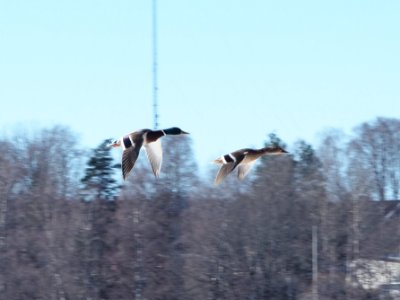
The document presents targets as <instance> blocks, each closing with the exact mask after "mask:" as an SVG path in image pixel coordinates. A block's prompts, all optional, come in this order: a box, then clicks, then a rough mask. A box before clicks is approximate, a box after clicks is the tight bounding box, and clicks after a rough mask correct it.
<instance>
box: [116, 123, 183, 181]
mask: <svg viewBox="0 0 400 300" xmlns="http://www.w3.org/2000/svg"><path fill="white" fill-rule="evenodd" d="M181 134H189V133H188V132H186V131H183V130H182V129H180V128H179V127H171V128H167V129H160V130H151V129H140V130H137V131H134V132H131V133H129V134H126V135H124V136H122V137H121V138H119V139H116V140H114V141H113V142H111V144H109V146H110V147H113V148H116V147H122V149H123V153H122V164H121V168H122V177H123V179H124V180H126V178H127V177H128V174H129V173H130V172H131V171H132V169H133V167H134V165H135V162H136V160H137V158H138V156H139V152H140V149H141V148H142V146H143V147H144V149H145V150H146V154H147V158H148V160H149V162H150V165H151V168H152V170H153V173H154V176H155V177H156V178H157V177H159V175H160V170H161V163H162V147H161V140H160V138H161V137H163V136H165V135H181Z"/></svg>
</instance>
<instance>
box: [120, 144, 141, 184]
mask: <svg viewBox="0 0 400 300" xmlns="http://www.w3.org/2000/svg"><path fill="white" fill-rule="evenodd" d="M142 144H143V139H140V138H135V139H133V144H132V146H131V147H129V148H127V149H125V150H124V152H123V153H122V177H123V178H124V180H125V179H126V178H127V176H128V174H129V172H130V171H132V169H133V167H134V165H135V163H136V160H137V158H138V156H139V152H140V148H141V147H142Z"/></svg>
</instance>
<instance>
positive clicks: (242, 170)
mask: <svg viewBox="0 0 400 300" xmlns="http://www.w3.org/2000/svg"><path fill="white" fill-rule="evenodd" d="M255 162H256V161H255V160H253V161H251V162H248V163H241V164H240V165H239V166H238V174H237V175H238V178H239V180H243V178H244V177H246V175H247V174H248V173H249V171H250V169H251V167H252V166H253V165H254V163H255Z"/></svg>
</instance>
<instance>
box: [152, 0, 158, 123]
mask: <svg viewBox="0 0 400 300" xmlns="http://www.w3.org/2000/svg"><path fill="white" fill-rule="evenodd" d="M157 68H158V63H157V0H153V127H154V129H157V128H158V82H157V79H158V78H157Z"/></svg>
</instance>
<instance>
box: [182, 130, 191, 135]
mask: <svg viewBox="0 0 400 300" xmlns="http://www.w3.org/2000/svg"><path fill="white" fill-rule="evenodd" d="M182 134H190V133H189V132H186V131H183V130H182Z"/></svg>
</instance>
